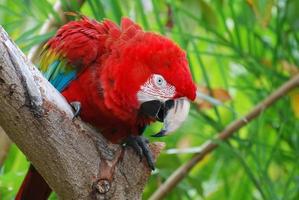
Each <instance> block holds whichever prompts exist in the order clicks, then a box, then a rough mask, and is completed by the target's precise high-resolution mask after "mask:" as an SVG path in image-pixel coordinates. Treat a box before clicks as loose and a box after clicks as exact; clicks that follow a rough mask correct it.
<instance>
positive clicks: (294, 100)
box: [289, 89, 299, 118]
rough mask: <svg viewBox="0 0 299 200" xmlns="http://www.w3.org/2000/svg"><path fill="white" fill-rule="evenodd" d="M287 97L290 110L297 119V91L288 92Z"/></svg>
mask: <svg viewBox="0 0 299 200" xmlns="http://www.w3.org/2000/svg"><path fill="white" fill-rule="evenodd" d="M289 95H290V101H291V107H292V110H293V112H294V114H295V116H296V118H299V89H296V90H294V91H292V92H290V94H289Z"/></svg>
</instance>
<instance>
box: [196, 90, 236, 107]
mask: <svg viewBox="0 0 299 200" xmlns="http://www.w3.org/2000/svg"><path fill="white" fill-rule="evenodd" d="M197 90H198V91H200V92H202V93H204V94H207V95H210V92H209V90H208V88H207V87H205V86H198V87H197ZM210 96H212V97H214V98H215V99H217V100H219V101H221V102H226V101H228V100H231V96H230V95H229V93H228V91H227V90H225V89H222V88H215V89H212V91H211V95H210ZM197 104H198V108H199V109H200V110H204V109H211V108H212V107H213V105H212V104H210V103H209V102H207V101H201V102H197Z"/></svg>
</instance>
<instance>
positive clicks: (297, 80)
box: [150, 75, 299, 200]
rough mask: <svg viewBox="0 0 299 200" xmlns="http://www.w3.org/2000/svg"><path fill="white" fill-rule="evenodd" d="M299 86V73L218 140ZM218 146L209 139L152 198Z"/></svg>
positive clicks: (156, 199) (155, 199) (157, 199)
mask: <svg viewBox="0 0 299 200" xmlns="http://www.w3.org/2000/svg"><path fill="white" fill-rule="evenodd" d="M298 86H299V75H296V76H294V77H293V78H292V79H290V80H289V81H287V82H286V83H284V84H283V85H282V86H281V87H279V88H278V89H277V90H275V91H274V92H273V93H272V94H270V95H269V96H268V97H267V98H266V99H264V100H263V101H262V102H260V103H259V104H258V105H257V106H255V107H254V108H253V109H252V110H251V111H250V112H249V113H247V114H246V115H245V117H243V118H240V119H238V120H236V121H234V122H232V123H230V124H229V125H228V126H227V127H226V128H225V129H224V130H223V131H222V132H220V133H219V134H217V138H216V140H221V141H223V140H227V139H229V138H230V137H231V136H232V135H233V134H234V133H235V132H236V131H238V130H239V129H240V128H242V127H244V126H246V125H247V124H248V123H249V122H250V121H251V120H253V119H255V118H256V117H257V116H259V115H260V113H262V112H263V111H264V110H266V109H267V108H269V107H270V106H271V105H272V104H273V103H275V102H276V101H277V100H279V99H280V98H281V97H283V96H284V95H286V94H287V93H288V92H290V91H291V90H292V89H294V88H296V87H298ZM217 147H218V144H217V143H215V142H213V140H210V141H207V142H206V143H204V144H203V145H202V148H201V149H202V150H201V151H200V152H198V153H196V154H194V156H193V157H192V158H191V160H189V161H188V162H187V163H185V164H183V165H182V166H181V167H179V168H178V169H177V170H176V171H175V172H174V173H173V174H172V175H171V176H170V177H169V178H168V179H167V180H166V181H165V182H164V183H163V184H162V185H161V186H160V187H159V188H158V190H156V192H155V193H154V194H153V195H152V196H151V198H150V200H160V199H163V198H164V197H165V196H166V195H167V194H168V193H169V192H170V191H171V190H172V189H173V188H174V187H175V186H176V185H177V184H178V183H179V182H180V181H181V180H182V179H183V178H185V177H186V176H187V175H188V173H189V172H190V171H191V169H192V168H193V167H194V166H195V165H196V164H197V163H198V162H200V161H201V160H202V159H203V158H204V157H205V156H206V155H208V154H209V153H211V152H212V151H213V150H214V149H216V148H217Z"/></svg>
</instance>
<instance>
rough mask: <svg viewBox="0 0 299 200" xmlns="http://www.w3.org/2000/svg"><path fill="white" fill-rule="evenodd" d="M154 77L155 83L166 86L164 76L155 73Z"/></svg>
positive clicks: (158, 85)
mask: <svg viewBox="0 0 299 200" xmlns="http://www.w3.org/2000/svg"><path fill="white" fill-rule="evenodd" d="M153 79H154V83H155V85H156V86H157V87H161V88H162V87H165V86H166V81H165V79H164V78H163V76H161V75H158V74H154V75H153Z"/></svg>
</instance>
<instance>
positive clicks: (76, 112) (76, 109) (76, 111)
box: [70, 101, 81, 118]
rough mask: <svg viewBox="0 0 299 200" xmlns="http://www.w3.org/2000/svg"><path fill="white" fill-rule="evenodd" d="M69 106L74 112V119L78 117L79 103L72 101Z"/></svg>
mask: <svg viewBox="0 0 299 200" xmlns="http://www.w3.org/2000/svg"><path fill="white" fill-rule="evenodd" d="M70 105H71V106H72V108H73V110H74V117H73V118H76V117H78V116H79V114H80V111H81V103H80V102H79V101H73V102H71V103H70Z"/></svg>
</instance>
